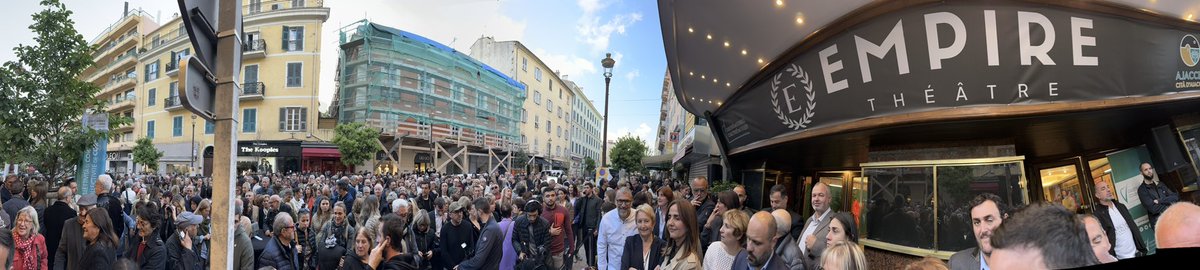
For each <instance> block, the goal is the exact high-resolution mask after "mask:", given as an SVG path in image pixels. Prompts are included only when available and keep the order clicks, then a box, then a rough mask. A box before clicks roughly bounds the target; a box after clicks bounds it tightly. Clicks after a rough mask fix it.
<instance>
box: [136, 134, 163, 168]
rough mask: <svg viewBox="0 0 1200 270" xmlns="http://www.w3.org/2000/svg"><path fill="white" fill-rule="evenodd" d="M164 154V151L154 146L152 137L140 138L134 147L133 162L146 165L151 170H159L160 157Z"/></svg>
mask: <svg viewBox="0 0 1200 270" xmlns="http://www.w3.org/2000/svg"><path fill="white" fill-rule="evenodd" d="M162 156H163V152H162V151H158V149H157V148H154V142H153V141H151V140H150V138H145V137H143V138H141V139H138V140H137V145H135V146H134V147H133V163H136V164H141V165H143V166H146V168H147V169H149V170H150V171H158V159H159V158H162Z"/></svg>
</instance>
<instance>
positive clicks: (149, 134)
mask: <svg viewBox="0 0 1200 270" xmlns="http://www.w3.org/2000/svg"><path fill="white" fill-rule="evenodd" d="M146 138H150V139H154V120H150V121H146Z"/></svg>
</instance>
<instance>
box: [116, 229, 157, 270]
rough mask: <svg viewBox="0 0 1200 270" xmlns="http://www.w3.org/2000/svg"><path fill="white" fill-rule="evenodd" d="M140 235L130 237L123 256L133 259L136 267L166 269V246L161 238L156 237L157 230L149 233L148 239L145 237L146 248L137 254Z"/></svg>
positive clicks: (140, 242)
mask: <svg viewBox="0 0 1200 270" xmlns="http://www.w3.org/2000/svg"><path fill="white" fill-rule="evenodd" d="M141 238H142V237H141V236H133V237H130V238H129V239H130V241H129V244H127V245H126V246H127V247H129V250H128V251H126V252H125V258H129V259H133V261H134V262H136V263H137V265H138V269H141V270H147V269H156V270H165V269H167V248H166V246H164V244H163V241H162V239H158V232H157V231H155V232H153V233H151V234H150V239H145V241H144V242H145V243H146V248H145V249H144V250H142V254H141V256H138V248H139V247H140V246H141V244H142V242H143V241H142V240H143V239H141Z"/></svg>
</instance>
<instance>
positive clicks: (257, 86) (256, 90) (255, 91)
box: [238, 82, 267, 100]
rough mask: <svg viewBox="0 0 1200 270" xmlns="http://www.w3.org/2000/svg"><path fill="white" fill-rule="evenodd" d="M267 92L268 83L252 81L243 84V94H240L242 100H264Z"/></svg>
mask: <svg viewBox="0 0 1200 270" xmlns="http://www.w3.org/2000/svg"><path fill="white" fill-rule="evenodd" d="M266 93H267V87H266V85H263V83H262V82H252V83H244V84H242V94H241V95H239V96H238V98H241V100H262V99H263V96H264V95H266Z"/></svg>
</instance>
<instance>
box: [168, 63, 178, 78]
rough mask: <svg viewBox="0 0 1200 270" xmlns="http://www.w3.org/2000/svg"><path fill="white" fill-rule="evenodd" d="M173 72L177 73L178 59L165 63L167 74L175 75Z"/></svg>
mask: <svg viewBox="0 0 1200 270" xmlns="http://www.w3.org/2000/svg"><path fill="white" fill-rule="evenodd" d="M175 74H179V61H172V62H169V63H167V76H175Z"/></svg>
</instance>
